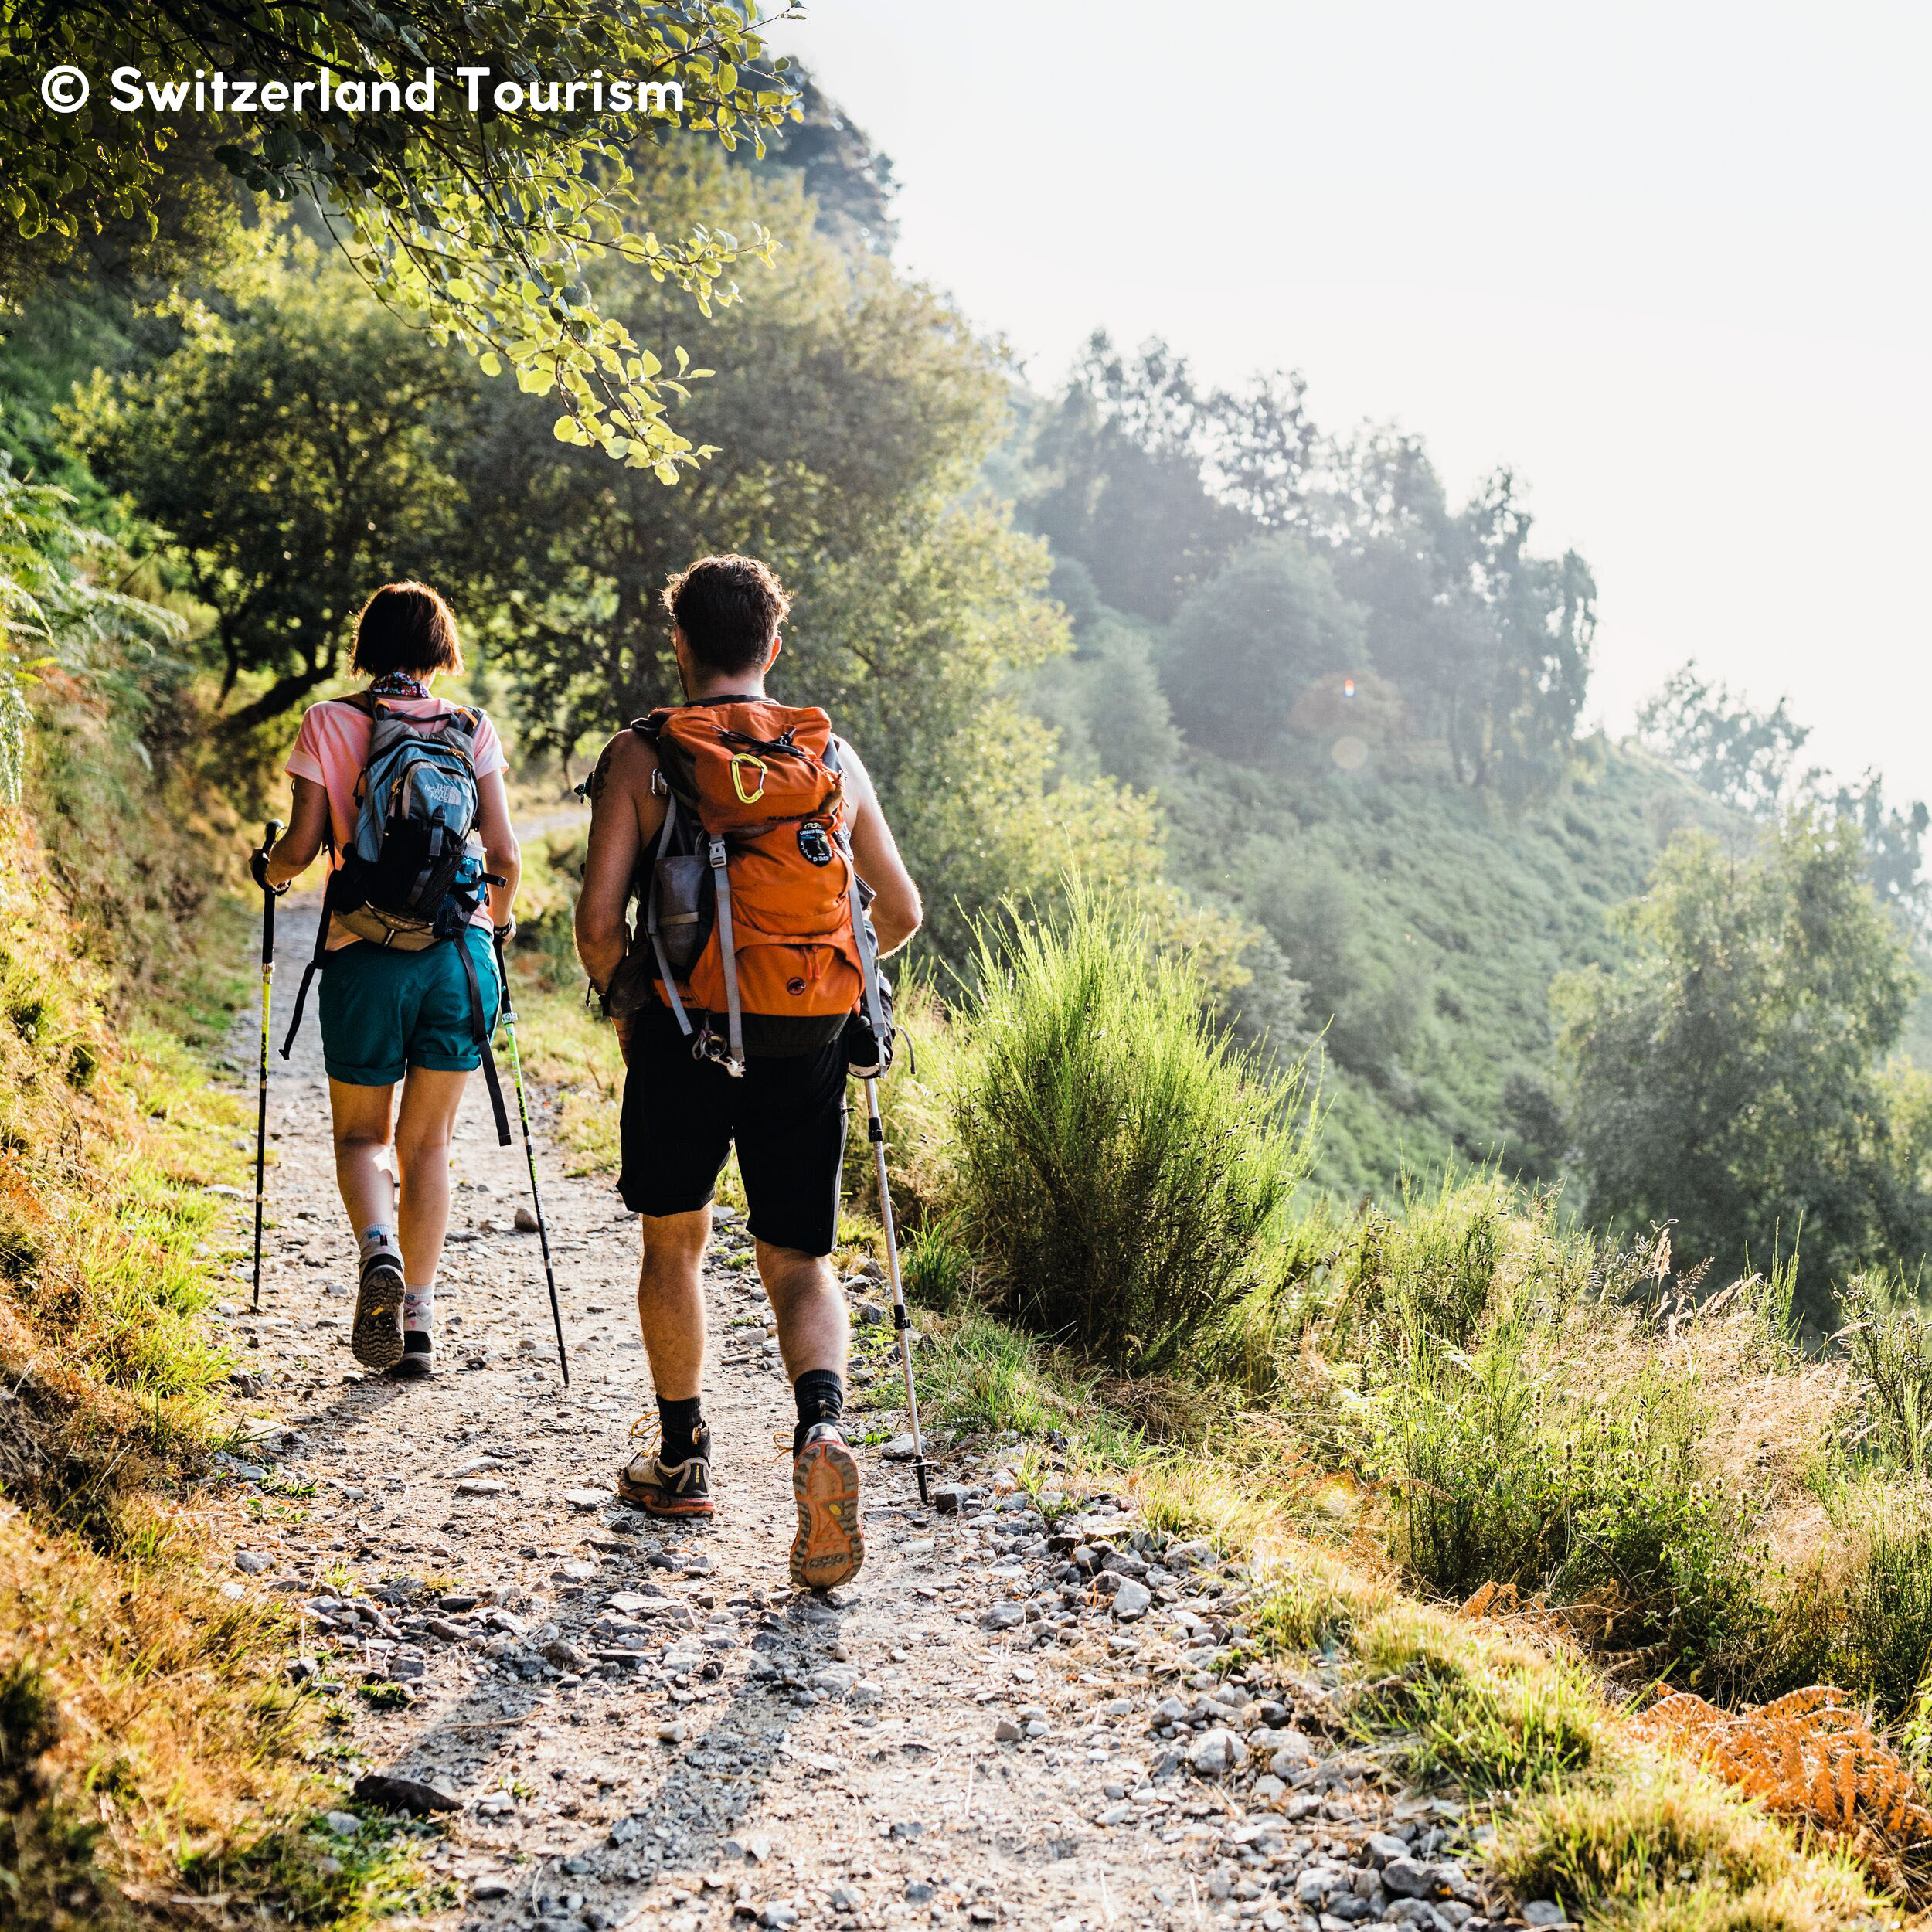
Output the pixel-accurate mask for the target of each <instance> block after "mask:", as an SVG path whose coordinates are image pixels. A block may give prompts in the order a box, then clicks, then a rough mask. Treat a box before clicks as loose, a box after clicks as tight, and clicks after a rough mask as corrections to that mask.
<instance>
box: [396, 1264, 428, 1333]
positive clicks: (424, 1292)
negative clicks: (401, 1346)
mask: <svg viewBox="0 0 1932 1932" xmlns="http://www.w3.org/2000/svg"><path fill="white" fill-rule="evenodd" d="M435 1313H436V1280H435V1277H434V1276H432V1277H430V1284H429V1286H428V1287H423V1288H413V1287H410V1285H409V1284H408V1283H407V1282H404V1283H403V1333H404V1334H405V1335H427V1334H428V1333H429V1332H430V1321H431V1319H432V1318H434V1315H435Z"/></svg>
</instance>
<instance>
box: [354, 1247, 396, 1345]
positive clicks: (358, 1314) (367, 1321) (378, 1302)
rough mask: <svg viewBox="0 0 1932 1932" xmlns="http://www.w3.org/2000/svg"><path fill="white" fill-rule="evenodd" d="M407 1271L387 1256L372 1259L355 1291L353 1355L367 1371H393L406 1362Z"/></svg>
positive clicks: (363, 1271)
mask: <svg viewBox="0 0 1932 1932" xmlns="http://www.w3.org/2000/svg"><path fill="white" fill-rule="evenodd" d="M402 1311H403V1270H401V1269H400V1268H399V1267H397V1266H396V1263H395V1262H394V1260H392V1259H391V1258H390V1257H389V1256H388V1255H386V1254H378V1255H376V1256H374V1257H372V1258H371V1260H370V1261H369V1266H368V1267H366V1268H365V1269H363V1270H362V1285H361V1286H360V1287H359V1288H357V1290H356V1291H355V1325H353V1326H352V1328H350V1330H349V1353H350V1354H351V1355H353V1356H355V1359H356V1360H357V1361H358V1362H360V1363H361V1364H362V1366H363V1367H364V1368H365V1369H390V1368H393V1367H394V1366H396V1363H397V1362H400V1361H401V1359H403V1314H402Z"/></svg>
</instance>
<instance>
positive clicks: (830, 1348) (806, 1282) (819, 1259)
mask: <svg viewBox="0 0 1932 1932" xmlns="http://www.w3.org/2000/svg"><path fill="white" fill-rule="evenodd" d="M756 1247H757V1257H758V1277H759V1279H760V1281H763V1282H764V1284H765V1294H766V1297H767V1299H768V1300H769V1301H770V1303H771V1311H772V1313H773V1314H774V1315H777V1318H778V1352H779V1353H780V1354H781V1355H783V1356H784V1359H785V1373H786V1374H787V1376H790V1377H791V1379H792V1380H793V1381H794V1382H796V1381H797V1380H798V1378H799V1377H800V1376H801V1375H803V1374H804V1372H806V1370H807V1369H831V1370H832V1372H833V1373H834V1374H835V1375H837V1376H841V1377H842V1376H844V1374H845V1353H846V1349H847V1346H848V1345H849V1340H850V1333H851V1331H850V1325H849V1321H848V1320H847V1318H846V1315H845V1297H844V1296H843V1295H842V1294H840V1293H839V1291H838V1281H837V1279H836V1278H835V1276H834V1275H833V1274H832V1262H831V1260H830V1259H829V1257H827V1256H825V1255H822V1254H806V1253H803V1252H802V1251H801V1250H799V1249H798V1248H780V1247H773V1246H772V1245H771V1244H770V1243H769V1242H767V1241H760V1242H758V1243H756Z"/></svg>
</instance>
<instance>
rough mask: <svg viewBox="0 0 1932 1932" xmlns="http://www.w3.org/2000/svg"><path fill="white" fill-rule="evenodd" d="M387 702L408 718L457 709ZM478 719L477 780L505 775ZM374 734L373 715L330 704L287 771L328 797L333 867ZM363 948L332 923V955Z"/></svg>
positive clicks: (491, 730) (318, 711)
mask: <svg viewBox="0 0 1932 1932" xmlns="http://www.w3.org/2000/svg"><path fill="white" fill-rule="evenodd" d="M382 702H383V703H384V704H385V705H386V706H388V707H389V709H390V710H392V711H397V712H400V713H402V715H403V716H404V717H406V718H438V717H440V716H443V714H444V713H445V712H449V711H454V710H455V709H457V706H454V705H452V704H445V703H444V702H443V700H442V699H440V698H384V699H383V700H382ZM478 716H481V718H482V723H481V725H480V726H478V729H477V733H476V775H477V776H478V777H479V778H487V777H488V776H489V775H490V774H491V773H492V772H493V771H501V770H503V769H504V766H505V759H504V756H503V741H502V739H500V738H499V737H498V736H497V735H496V726H495V725H493V724H492V723H490V721H489V719H488V716H485V715H484V714H482V713H478ZM371 728H372V727H371V722H370V719H369V717H368V716H367V714H366V713H363V712H362V711H359V710H358V709H356V707H355V706H354V705H352V704H345V703H343V702H342V700H341V699H338V698H328V699H324V700H323V701H322V702H321V703H320V704H315V705H311V706H309V708H308V710H307V711H305V712H304V713H303V714H302V728H301V730H299V731H298V732H297V733H296V734H295V748H294V750H292V751H291V752H290V753H289V754H288V765H287V771H288V774H289V776H290V777H291V778H307V779H309V780H311V781H312V782H314V783H315V784H318V785H320V786H321V787H322V789H323V790H324V791H325V792H327V793H328V829H329V842H330V843H331V845H332V846H333V847H334V851H333V852H332V854H331V856H330V860H329V862H330V864H331V865H332V866H335V865H339V864H340V863H341V862H342V852H343V851H344V850H345V848H346V847H347V846H348V845H349V843H350V842H352V840H353V839H354V838H355V819H356V815H357V807H356V803H355V787H356V784H357V782H358V781H359V780H360V778H361V777H362V760H363V759H364V758H365V757H367V756H368V754H369V732H370V730H371ZM470 923H471V924H472V925H476V926H488V924H489V923H490V909H489V905H488V901H487V900H486V901H485V903H483V904H481V905H480V906H478V907H477V909H476V913H475V917H474V918H473V919H472V920H471V922H470ZM357 943H358V941H357V940H356V939H355V936H354V934H350V933H342V932H338V931H337V930H335V927H334V925H333V923H331V927H330V931H329V935H328V944H329V950H330V951H332V952H333V951H335V948H336V947H338V946H353V945H355V944H357Z"/></svg>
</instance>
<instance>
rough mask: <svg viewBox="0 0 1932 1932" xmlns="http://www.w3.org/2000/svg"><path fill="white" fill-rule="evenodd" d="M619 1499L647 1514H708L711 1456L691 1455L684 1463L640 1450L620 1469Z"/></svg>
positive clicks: (618, 1476)
mask: <svg viewBox="0 0 1932 1932" xmlns="http://www.w3.org/2000/svg"><path fill="white" fill-rule="evenodd" d="M632 1433H633V1434H634V1433H635V1431H633V1432H632ZM617 1501H618V1502H624V1503H628V1504H629V1505H631V1508H632V1509H641V1510H642V1511H643V1512H644V1513H645V1515H647V1516H709V1515H711V1514H713V1504H712V1501H711V1462H710V1459H709V1458H708V1457H706V1456H689V1457H687V1458H685V1460H684V1461H682V1462H666V1461H665V1460H664V1458H662V1456H661V1455H659V1454H658V1452H657V1451H656V1450H655V1449H640V1450H639V1451H638V1453H637V1454H635V1455H634V1456H633V1457H632V1458H631V1460H630V1461H628V1462H627V1463H626V1464H624V1467H623V1468H622V1469H621V1470H620V1471H618V1472H617Z"/></svg>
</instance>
